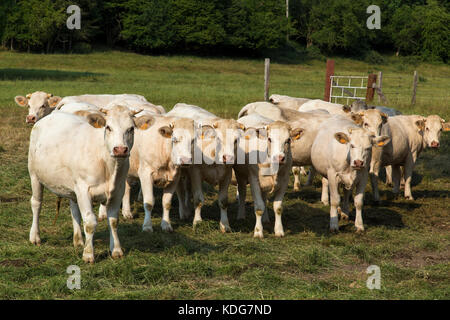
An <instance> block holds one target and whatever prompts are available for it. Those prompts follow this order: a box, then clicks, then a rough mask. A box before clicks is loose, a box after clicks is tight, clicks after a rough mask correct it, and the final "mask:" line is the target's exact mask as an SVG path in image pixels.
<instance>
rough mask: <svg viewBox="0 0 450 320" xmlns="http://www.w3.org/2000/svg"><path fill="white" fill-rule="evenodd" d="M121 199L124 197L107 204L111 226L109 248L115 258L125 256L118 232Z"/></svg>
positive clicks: (109, 225)
mask: <svg viewBox="0 0 450 320" xmlns="http://www.w3.org/2000/svg"><path fill="white" fill-rule="evenodd" d="M121 200H122V199H120V198H119V197H117V199H113V202H112V203H110V204H108V205H107V206H106V211H107V214H108V227H109V250H110V251H111V257H112V258H113V259H119V258H122V257H123V251H122V247H121V246H120V241H119V234H118V233H117V227H118V225H119V210H120V202H121Z"/></svg>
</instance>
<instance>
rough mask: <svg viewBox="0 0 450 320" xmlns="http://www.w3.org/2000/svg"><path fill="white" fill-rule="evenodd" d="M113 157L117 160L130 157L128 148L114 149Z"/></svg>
mask: <svg viewBox="0 0 450 320" xmlns="http://www.w3.org/2000/svg"><path fill="white" fill-rule="evenodd" d="M113 155H114V157H116V158H126V157H128V147H114V149H113Z"/></svg>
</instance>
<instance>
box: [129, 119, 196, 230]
mask: <svg viewBox="0 0 450 320" xmlns="http://www.w3.org/2000/svg"><path fill="white" fill-rule="evenodd" d="M141 114H143V113H142V112H141V113H140V115H141ZM141 118H142V120H141V119H140V120H138V122H137V126H138V128H140V129H141V130H138V132H136V135H135V140H134V147H133V149H132V150H131V155H130V170H129V172H128V179H127V185H126V189H125V195H124V198H123V202H122V214H123V215H124V216H125V215H126V216H132V215H131V209H130V183H131V182H132V181H134V180H137V179H139V181H140V183H141V188H142V195H143V198H144V199H143V200H144V210H145V219H144V224H143V226H142V229H143V231H147V232H152V231H153V226H152V220H151V212H152V209H153V207H154V204H155V198H154V193H153V187H154V186H156V187H159V188H163V189H164V193H163V198H162V207H163V219H162V222H161V228H162V229H163V230H164V231H172V230H173V229H172V226H171V224H170V217H169V211H170V208H171V203H172V197H173V193H174V192H175V191H176V188H177V187H178V182H179V180H180V175H181V167H182V166H186V165H190V164H191V163H192V144H193V142H194V121H193V120H191V119H184V118H178V117H171V116H167V117H163V116H156V115H153V116H152V115H151V114H150V113H147V115H146V116H143V117H141ZM147 128H149V129H147ZM182 205H183V203H180V214H181V213H182V212H183V209H182V208H181V206H182ZM181 218H183V217H181Z"/></svg>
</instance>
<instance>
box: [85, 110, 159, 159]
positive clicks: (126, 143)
mask: <svg viewBox="0 0 450 320" xmlns="http://www.w3.org/2000/svg"><path fill="white" fill-rule="evenodd" d="M135 114H136V112H133V111H130V110H129V109H128V108H126V107H123V106H116V107H113V108H111V109H109V110H105V109H100V112H98V113H97V112H93V113H90V114H86V115H85V117H86V119H87V121H88V123H89V124H90V125H91V126H93V127H94V128H98V129H102V130H104V140H105V146H106V148H107V150H108V152H109V154H110V155H111V157H113V158H118V159H122V158H123V159H124V158H127V157H128V156H129V155H130V150H131V148H132V147H133V143H134V129H135V128H136V127H138V128H139V129H141V130H145V128H148V127H149V123H150V125H151V123H153V121H154V119H153V118H152V117H150V116H141V117H139V118H135V117H134V115H135ZM79 115H81V114H79ZM81 116H82V115H81Z"/></svg>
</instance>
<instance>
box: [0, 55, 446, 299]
mask: <svg viewBox="0 0 450 320" xmlns="http://www.w3.org/2000/svg"><path fill="white" fill-rule="evenodd" d="M387 60H388V62H387V64H386V65H383V66H374V65H369V64H367V63H364V62H361V61H355V60H350V59H341V58H336V74H341V75H366V74H367V73H368V72H377V71H379V70H382V71H383V73H384V83H383V86H384V90H385V92H387V94H386V95H387V97H388V99H390V103H389V106H391V107H395V108H398V109H399V110H401V111H402V112H404V113H406V114H412V113H418V114H423V115H429V114H438V115H440V116H441V117H443V118H444V119H447V120H450V104H449V101H450V91H449V88H450V66H449V65H429V64H421V65H418V66H412V65H408V64H404V61H402V60H397V59H396V58H393V57H392V58H388V59H387ZM263 64H264V63H263V61H257V60H245V59H242V60H238V59H236V60H235V59H227V58H224V59H218V58H214V59H208V58H198V57H152V56H141V55H137V54H131V53H123V52H106V53H93V54H89V55H37V54H36V55H34V54H18V53H10V52H0V112H1V114H2V117H0V299H117V298H119V299H121V298H125V299H136V298H139V299H324V298H325V299H449V298H450V277H449V275H450V246H449V245H450V233H449V230H450V225H449V218H450V201H449V198H450V191H449V190H450V164H449V163H450V145H449V143H450V135H449V134H445V133H444V134H443V136H442V140H441V145H442V146H441V149H440V150H439V151H431V150H427V151H426V152H424V153H423V154H422V155H421V157H420V159H419V161H418V165H417V167H416V170H415V175H414V179H413V182H414V184H415V186H414V187H413V195H414V196H415V198H416V200H415V201H414V202H410V201H406V200H404V199H403V198H399V199H396V200H395V199H393V197H392V193H391V191H390V190H389V189H387V188H386V187H385V186H384V185H383V186H381V197H382V202H381V204H380V205H379V206H372V205H371V201H370V199H371V196H370V194H367V195H366V205H365V206H364V209H363V219H364V223H365V227H366V231H365V232H364V233H363V234H356V233H355V232H354V227H353V225H352V222H344V223H341V226H340V227H341V231H340V233H339V234H330V233H329V232H328V226H329V207H325V206H323V205H322V204H321V203H320V189H319V181H318V180H317V181H315V185H314V187H309V188H304V189H302V190H301V191H300V192H293V191H292V188H290V190H289V192H288V194H287V195H286V201H285V205H284V208H285V211H284V214H283V223H284V227H285V232H286V236H285V237H284V238H283V239H278V238H275V236H274V234H273V226H272V224H271V225H266V226H265V238H264V239H263V240H256V239H253V238H252V234H253V226H254V220H255V218H254V215H253V208H252V205H251V203H250V200H251V199H250V197H249V198H248V199H247V219H246V220H245V221H244V222H238V221H237V220H236V214H237V204H236V202H235V200H234V194H235V188H234V187H232V188H231V189H230V193H229V196H230V201H231V205H230V208H229V217H230V218H231V219H230V225H231V227H232V229H233V232H232V233H228V234H221V233H220V231H219V209H218V205H217V203H216V200H215V196H214V190H213V189H212V188H209V189H208V194H207V199H208V201H207V205H206V206H205V207H204V210H203V218H204V222H203V223H202V224H201V225H200V226H199V227H198V228H196V229H195V230H194V229H193V228H192V225H191V222H184V221H180V220H179V218H178V208H177V200H176V197H174V199H175V200H174V206H173V209H172V215H171V217H172V225H173V227H174V233H172V234H167V233H163V232H162V231H161V230H160V228H159V223H160V221H161V203H160V200H159V199H160V197H157V205H156V207H155V210H154V214H153V216H154V229H155V232H154V233H152V234H144V233H142V232H141V225H142V222H143V208H142V205H141V204H139V203H136V207H135V214H136V218H135V219H134V220H132V221H124V220H121V224H120V226H119V236H120V240H121V244H122V246H123V249H124V252H125V256H124V258H123V259H121V260H119V261H114V260H112V259H111V258H110V256H109V254H108V244H109V232H108V230H107V225H106V222H101V223H99V226H98V228H97V232H96V234H95V249H96V263H95V264H94V265H85V264H84V263H83V261H82V259H81V255H82V249H80V248H79V249H74V248H73V246H72V223H71V218H70V212H69V209H68V205H67V202H63V209H62V213H61V214H60V217H59V219H58V221H57V222H56V225H53V219H54V214H55V199H56V198H55V197H54V196H53V195H52V194H50V193H48V192H46V194H45V195H44V205H43V210H42V214H41V238H42V242H43V243H42V245H41V246H40V247H35V246H33V245H31V244H30V243H29V242H28V233H29V228H30V226H31V209H30V204H29V198H30V195H31V189H30V183H29V177H28V170H27V164H26V163H27V152H28V138H29V134H30V130H31V128H30V127H29V126H27V125H25V121H24V119H25V115H26V114H27V111H26V110H25V109H23V108H22V109H21V108H20V107H18V106H16V105H15V103H14V101H13V99H14V96H16V95H26V94H27V93H30V92H34V91H37V90H42V91H46V92H51V93H53V94H55V95H59V96H66V95H77V94H85V93H124V92H126V93H137V94H143V95H145V96H146V97H147V99H148V100H149V101H151V102H153V103H155V104H162V105H164V106H165V107H166V109H170V108H171V107H172V106H173V105H174V104H175V103H177V102H186V103H191V104H196V105H199V106H201V107H203V108H206V109H208V110H210V111H212V112H215V113H217V114H218V115H221V116H224V117H236V116H237V113H238V111H239V110H240V108H241V107H242V106H244V105H245V104H247V103H249V102H254V101H258V100H261V99H262V97H263V67H264V66H263ZM414 70H418V71H419V74H420V76H421V81H420V82H419V88H418V98H417V104H416V105H415V106H414V107H411V106H410V105H409V102H410V100H411V97H410V94H411V85H412V74H413V71H414ZM324 77H325V64H324V62H321V61H309V62H305V63H303V64H301V65H297V64H272V66H271V93H279V94H287V95H292V96H299V97H310V98H323V85H324ZM400 78H401V79H403V80H402V81H401V82H399V79H400ZM388 92H393V93H392V94H389V93H388ZM394 93H396V94H394ZM49 165H50V166H51V164H49ZM316 179H317V178H316ZM367 191H370V188H369V187H367ZM270 214H271V220H272V221H273V212H271V213H270ZM352 218H354V216H353V217H351V219H352ZM69 265H78V266H80V267H81V285H82V287H81V290H74V291H71V290H69V289H67V287H66V280H67V277H68V274H67V273H66V268H67V267H68V266H69ZM369 265H378V266H379V267H380V268H381V290H369V289H367V288H366V279H367V277H368V275H367V274H366V268H367V267H368V266H369Z"/></svg>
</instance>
